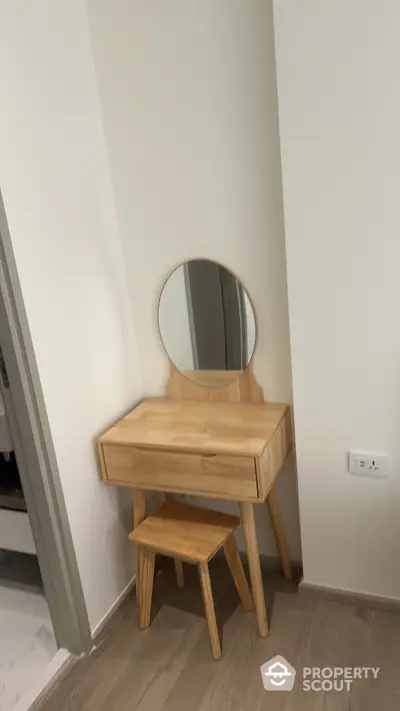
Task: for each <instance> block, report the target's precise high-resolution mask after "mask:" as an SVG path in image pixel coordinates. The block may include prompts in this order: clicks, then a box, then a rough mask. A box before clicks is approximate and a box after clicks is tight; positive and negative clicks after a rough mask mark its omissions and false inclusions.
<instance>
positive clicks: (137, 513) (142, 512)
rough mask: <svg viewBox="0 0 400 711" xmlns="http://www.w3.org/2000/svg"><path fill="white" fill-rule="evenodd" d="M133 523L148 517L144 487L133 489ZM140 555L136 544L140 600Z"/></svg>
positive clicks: (136, 567) (138, 522) (137, 583)
mask: <svg viewBox="0 0 400 711" xmlns="http://www.w3.org/2000/svg"><path fill="white" fill-rule="evenodd" d="M132 501H133V525H134V526H135V527H136V526H139V524H140V523H142V521H143V520H144V519H145V518H146V492H145V491H143V490H142V489H134V490H133V499H132ZM140 555H141V551H140V548H139V546H135V569H136V586H137V591H138V593H137V594H138V601H139V596H140V572H141V566H140Z"/></svg>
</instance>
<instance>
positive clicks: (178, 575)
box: [174, 559, 185, 588]
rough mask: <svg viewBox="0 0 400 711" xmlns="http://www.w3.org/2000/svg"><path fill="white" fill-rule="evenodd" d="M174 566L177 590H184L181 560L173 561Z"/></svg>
mask: <svg viewBox="0 0 400 711" xmlns="http://www.w3.org/2000/svg"><path fill="white" fill-rule="evenodd" d="M174 566H175V575H176V583H177V585H178V588H184V587H185V575H184V572H183V563H182V561H181V560H177V559H175V560H174Z"/></svg>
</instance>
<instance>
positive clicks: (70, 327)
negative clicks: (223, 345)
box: [0, 0, 141, 628]
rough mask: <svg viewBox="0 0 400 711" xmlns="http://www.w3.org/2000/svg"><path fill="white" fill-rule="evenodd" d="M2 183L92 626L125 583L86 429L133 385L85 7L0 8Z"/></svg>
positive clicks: (115, 503)
mask: <svg viewBox="0 0 400 711" xmlns="http://www.w3.org/2000/svg"><path fill="white" fill-rule="evenodd" d="M0 90H1V96H2V110H1V112H0V155H1V162H0V183H1V188H2V191H3V197H4V202H5V208H6V213H7V218H8V222H9V227H10V232H11V237H12V241H13V245H14V250H15V256H16V261H17V265H18V270H19V276H20V280H21V286H22V291H23V295H24V298H25V305H26V309H27V315H28V319H29V324H30V328H31V333H32V338H33V343H34V347H35V352H36V357H37V361H38V367H39V372H40V377H41V381H42V386H43V392H44V398H45V402H46V406H47V411H48V416H49V420H50V426H51V432H52V435H53V439H54V445H55V450H56V455H57V460H58V465H59V469H60V475H61V479H62V484H63V488H64V492H65V497H66V504H67V508H68V514H69V519H70V524H71V529H72V535H73V539H74V543H75V546H76V553H77V558H78V564H79V569H80V573H81V577H82V583H83V589H84V594H85V598H86V603H87V606H88V611H89V616H90V622H91V625H92V628H94V627H95V626H96V625H97V624H98V622H99V621H100V620H101V618H102V617H103V615H104V614H105V613H106V612H107V611H108V609H109V608H110V606H111V604H112V603H113V602H114V601H115V599H116V597H117V596H118V594H119V593H120V592H121V590H122V589H123V588H124V586H125V585H126V583H127V582H128V580H129V579H130V578H131V576H132V573H133V570H132V551H131V547H130V546H129V544H128V542H127V536H126V530H127V527H128V525H129V522H130V521H131V515H130V514H131V503H130V501H131V500H130V497H129V495H128V497H127V496H126V495H125V497H124V496H123V495H122V492H121V491H117V490H113V489H110V488H106V487H105V486H104V485H103V484H102V483H100V481H99V478H98V468H97V463H96V460H95V455H94V443H93V440H94V438H95V436H96V435H97V434H98V433H99V432H100V431H101V430H103V429H104V428H105V427H106V426H107V425H108V424H109V423H110V422H111V421H112V420H113V419H115V418H116V417H117V416H119V415H120V414H121V413H122V412H123V411H124V410H126V409H127V408H128V407H129V405H130V404H132V402H133V401H134V400H135V398H137V396H138V394H140V390H141V380H140V372H139V367H138V360H137V353H136V349H135V342H134V333H133V327H132V319H131V308H130V301H129V298H128V292H127V287H126V275H125V272H124V266H123V257H122V252H121V247H120V238H119V232H118V225H117V220H116V214H115V209H114V203H113V196H112V190H111V183H110V176H109V169H108V164H107V156H106V148H105V140H104V135H103V130H102V124H101V115H100V111H99V104H98V97H97V93H96V83H95V75H94V68H93V63H92V57H91V53H90V45H89V36H88V28H87V21H86V15H85V8H84V3H83V1H81V0H70V2H68V3H53V2H51V0H37V2H35V3H32V2H29V0H14V2H8V3H5V2H3V3H2V4H1V8H0Z"/></svg>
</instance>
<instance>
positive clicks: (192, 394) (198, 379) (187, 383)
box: [166, 365, 264, 403]
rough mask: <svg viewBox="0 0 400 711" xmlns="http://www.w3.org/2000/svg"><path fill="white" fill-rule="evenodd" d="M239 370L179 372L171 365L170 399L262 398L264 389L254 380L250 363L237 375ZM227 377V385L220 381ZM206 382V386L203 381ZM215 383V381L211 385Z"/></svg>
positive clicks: (230, 399) (231, 400)
mask: <svg viewBox="0 0 400 711" xmlns="http://www.w3.org/2000/svg"><path fill="white" fill-rule="evenodd" d="M236 374H238V371H224V370H209V371H197V372H193V371H191V372H189V373H186V374H182V373H180V371H179V370H177V369H176V368H174V366H173V365H171V366H170V375H169V380H168V382H167V388H166V390H167V395H168V397H170V398H171V399H173V400H199V401H208V402H254V403H257V402H258V403H261V402H263V401H264V397H263V391H262V389H261V388H260V386H259V384H258V383H257V381H256V379H255V376H254V373H253V368H252V366H251V365H249V366H248V368H247V369H246V370H245V371H244V372H243V373H241V374H238V377H235V376H236ZM224 381H228V384H227V385H221V384H222V383H224ZM204 382H207V387H205V386H204V385H203V384H201V383H204ZM214 384H215V385H214Z"/></svg>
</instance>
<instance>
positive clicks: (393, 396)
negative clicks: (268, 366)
mask: <svg viewBox="0 0 400 711" xmlns="http://www.w3.org/2000/svg"><path fill="white" fill-rule="evenodd" d="M275 27H276V48H277V67H278V94H279V110H280V133H281V141H282V166H283V182H284V206H285V221H286V250H287V261H288V283H289V305H290V326H291V344H292V362H293V383H294V404H295V424H296V441H297V457H298V469H299V487H300V510H301V520H302V542H303V558H304V574H305V580H306V582H310V583H317V584H320V585H326V586H330V587H335V588H345V589H349V590H354V591H358V592H365V593H373V594H376V595H383V596H387V597H393V598H396V599H399V598H400V567H399V565H398V557H399V540H400V516H399V501H400V438H399V419H400V398H399V382H400V365H399V363H400V359H399V355H400V329H399V327H398V317H399V313H400V280H399V264H400V239H399V231H400V212H399V190H400V178H399V175H400V173H399V166H400V131H399V126H400V100H399V92H398V90H397V87H398V83H399V81H398V78H399V73H400V43H399V36H400V5H399V3H398V2H397V1H396V0H381V2H379V3H378V2H374V1H372V0H351V1H350V2H349V0H325V1H324V2H314V1H312V0H303V1H302V2H298V1H297V0H287V1H286V2H279V0H278V1H277V2H276V3H275ZM352 448H354V449H366V450H372V451H378V452H387V453H388V455H389V457H390V460H391V465H392V471H391V475H390V478H388V479H384V480H375V479H368V478H358V477H354V476H350V475H349V473H348V472H347V463H346V453H347V452H348V450H350V449H352Z"/></svg>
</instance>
